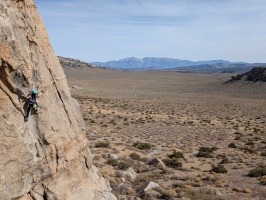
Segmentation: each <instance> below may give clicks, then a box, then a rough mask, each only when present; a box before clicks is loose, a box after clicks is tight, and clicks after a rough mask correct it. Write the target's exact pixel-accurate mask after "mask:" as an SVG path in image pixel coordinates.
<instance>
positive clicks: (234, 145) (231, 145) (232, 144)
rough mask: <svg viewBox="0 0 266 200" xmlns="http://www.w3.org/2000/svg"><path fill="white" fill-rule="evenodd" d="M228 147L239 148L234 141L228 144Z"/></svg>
mask: <svg viewBox="0 0 266 200" xmlns="http://www.w3.org/2000/svg"><path fill="white" fill-rule="evenodd" d="M228 147H230V148H237V146H236V144H235V143H234V142H231V143H230V144H228Z"/></svg>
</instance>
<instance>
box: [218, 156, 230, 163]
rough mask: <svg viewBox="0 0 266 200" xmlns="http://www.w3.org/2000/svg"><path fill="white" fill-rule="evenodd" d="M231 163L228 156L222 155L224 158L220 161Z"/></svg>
mask: <svg viewBox="0 0 266 200" xmlns="http://www.w3.org/2000/svg"><path fill="white" fill-rule="evenodd" d="M228 163H230V161H229V159H228V158H227V156H223V157H222V160H221V162H220V164H228Z"/></svg>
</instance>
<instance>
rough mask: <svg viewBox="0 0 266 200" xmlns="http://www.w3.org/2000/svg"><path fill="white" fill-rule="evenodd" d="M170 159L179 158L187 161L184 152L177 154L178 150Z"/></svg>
mask: <svg viewBox="0 0 266 200" xmlns="http://www.w3.org/2000/svg"><path fill="white" fill-rule="evenodd" d="M168 157H169V158H176V159H178V158H183V159H185V157H184V154H183V153H182V152H177V151H176V150H174V152H173V153H172V154H171V155H169V156H168Z"/></svg>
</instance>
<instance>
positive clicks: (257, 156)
mask: <svg viewBox="0 0 266 200" xmlns="http://www.w3.org/2000/svg"><path fill="white" fill-rule="evenodd" d="M66 74H67V77H68V83H69V85H70V86H71V85H78V86H79V87H81V88H83V89H82V90H75V91H72V95H73V96H74V97H75V98H76V99H77V100H78V101H79V103H80V104H81V109H82V113H83V115H84V119H85V125H86V135H87V138H88V140H89V141H90V148H91V150H92V153H93V154H94V155H95V158H94V164H95V165H96V166H97V167H98V169H99V170H100V172H101V173H102V174H103V175H104V177H106V178H107V179H108V180H110V182H111V186H112V188H113V190H114V193H115V194H116V195H117V196H119V194H132V195H137V193H136V190H137V189H138V187H140V186H141V184H143V183H145V182H146V181H148V180H152V181H154V182H156V183H158V184H159V185H160V187H161V190H160V191H153V192H151V194H147V195H151V196H152V195H155V196H157V197H158V198H159V197H160V198H163V197H165V198H178V197H181V196H183V197H187V198H192V199H193V198H194V197H195V198H198V199H256V198H257V199H258V198H263V197H264V195H265V190H264V187H265V185H263V184H265V177H264V176H263V175H262V177H259V178H253V177H249V176H247V175H248V173H249V172H250V171H251V170H252V169H256V167H257V166H263V164H264V165H265V163H263V162H264V159H265V155H266V154H265V143H266V137H265V133H266V128H265V119H266V111H265V102H266V85H265V84H262V83H255V84H253V83H252V84H249V83H244V82H241V83H233V84H223V82H224V81H225V80H227V79H229V78H230V77H231V74H213V75H208V74H203V75H202V74H180V73H176V72H125V71H116V70H103V69H87V70H86V69H81V70H80V71H78V70H67V71H66ZM107 143H108V144H109V146H107V145H103V144H107ZM99 144H100V146H99ZM97 147H100V148H97ZM199 152H200V154H199ZM110 153H111V154H116V155H117V156H118V157H119V158H118V160H116V161H115V160H110V159H109V158H108V157H107V155H108V154H110ZM152 158H159V159H161V160H170V161H171V160H175V162H176V163H181V164H182V167H181V165H179V166H178V167H176V168H175V167H174V168H171V167H170V168H169V167H167V166H166V167H165V168H164V167H162V166H161V165H160V166H149V165H148V164H147V161H148V160H150V159H152ZM106 163H109V164H108V165H107V164H106ZM119 163H120V165H119ZM121 163H122V164H121ZM221 164H222V165H221ZM129 165H130V166H131V167H133V168H134V170H135V172H137V179H136V180H134V181H132V180H129V179H127V177H126V176H125V177H124V178H125V180H124V181H125V183H126V184H127V185H128V186H129V187H127V188H126V189H125V190H119V189H118V188H117V187H118V185H119V184H121V183H122V182H123V181H122V180H121V176H122V178H123V175H122V174H121V173H117V174H116V173H115V172H120V171H122V170H126V169H127V168H128V167H129ZM169 166H171V165H169ZM174 166H176V165H174ZM225 170H226V172H227V173H225ZM118 174H119V176H118ZM180 177H184V178H183V179H180ZM210 186H211V187H212V188H211V189H210V188H209V187H210ZM208 188H209V189H208ZM235 188H240V190H239V191H240V192H239V191H238V190H237V189H235ZM216 189H218V190H216ZM216 193H219V194H218V195H217V194H216Z"/></svg>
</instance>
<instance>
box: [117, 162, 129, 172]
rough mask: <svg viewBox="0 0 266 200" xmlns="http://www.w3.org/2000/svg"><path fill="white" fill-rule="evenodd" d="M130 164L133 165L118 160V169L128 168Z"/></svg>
mask: <svg viewBox="0 0 266 200" xmlns="http://www.w3.org/2000/svg"><path fill="white" fill-rule="evenodd" d="M130 166H131V165H130V163H128V162H126V161H121V162H118V164H117V167H118V169H121V170H127V169H128V168H129V167H130Z"/></svg>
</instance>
